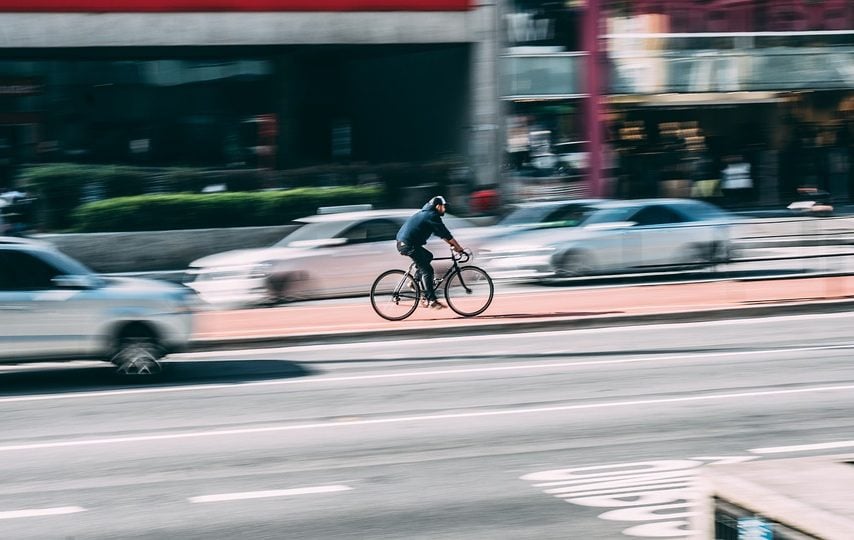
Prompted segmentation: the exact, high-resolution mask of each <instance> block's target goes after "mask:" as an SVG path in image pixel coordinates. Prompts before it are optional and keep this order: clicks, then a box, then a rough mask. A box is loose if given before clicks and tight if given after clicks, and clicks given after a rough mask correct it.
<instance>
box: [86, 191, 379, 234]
mask: <svg viewBox="0 0 854 540" xmlns="http://www.w3.org/2000/svg"><path fill="white" fill-rule="evenodd" d="M382 200H383V192H382V189H381V188H379V187H333V188H298V189H291V190H286V191H264V192H239V193H210V194H189V193H178V194H171V195H140V196H135V197H118V198H115V199H107V200H103V201H97V202H93V203H88V204H84V205H83V206H81V207H79V208H78V209H77V210H76V211H74V212H73V214H72V222H73V227H72V228H73V230H75V231H77V232H125V231H157V230H173V229H206V228H218V227H252V226H267V225H282V224H285V223H288V222H289V221H291V220H292V219H294V218H298V217H303V216H306V215H311V214H314V213H316V212H317V209H318V207H320V206H337V205H345V204H374V205H377V204H380V201H382Z"/></svg>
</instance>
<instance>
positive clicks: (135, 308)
mask: <svg viewBox="0 0 854 540" xmlns="http://www.w3.org/2000/svg"><path fill="white" fill-rule="evenodd" d="M196 305H198V301H197V299H196V297H195V294H194V293H193V292H192V291H190V290H189V289H187V288H186V287H182V286H180V285H175V284H172V283H166V282H159V281H154V280H145V279H135V278H108V277H103V276H99V275H97V274H95V273H93V272H92V271H91V270H89V269H88V268H86V267H85V266H83V265H82V264H80V263H79V262H77V261H76V260H74V259H72V258H70V257H68V256H66V255H64V254H63V253H61V252H60V251H58V250H56V249H55V248H53V247H52V246H51V245H50V244H48V243H46V242H40V241H34V240H28V239H21V238H11V237H0V363H7V364H11V363H14V364H17V363H23V362H39V361H68V360H81V359H86V360H105V361H109V362H112V363H113V364H115V365H116V367H117V369H118V372H119V373H120V374H123V375H154V374H157V373H160V371H161V366H160V363H159V359H160V358H161V357H163V356H164V355H166V354H168V353H170V352H177V351H180V350H183V349H186V348H187V347H188V345H189V343H190V337H191V332H192V324H193V308H194V306H196Z"/></svg>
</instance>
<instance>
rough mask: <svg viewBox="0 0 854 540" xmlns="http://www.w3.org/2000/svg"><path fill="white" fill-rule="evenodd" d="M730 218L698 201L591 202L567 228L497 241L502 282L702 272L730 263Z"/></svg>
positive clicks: (490, 254) (492, 267) (485, 258)
mask: <svg viewBox="0 0 854 540" xmlns="http://www.w3.org/2000/svg"><path fill="white" fill-rule="evenodd" d="M735 221H737V220H735V219H734V218H733V216H732V215H731V214H729V213H728V212H726V211H724V210H722V209H720V208H718V207H716V206H714V205H711V204H708V203H705V202H702V201H695V200H691V199H645V200H603V201H589V202H587V203H586V204H584V205H581V206H577V207H574V208H572V209H571V212H569V213H568V214H567V215H565V216H563V219H562V220H561V221H560V222H556V223H550V224H548V226H546V227H540V228H533V229H531V228H526V229H524V230H521V231H515V232H510V233H506V234H502V235H499V236H496V237H492V238H490V239H489V240H488V241H486V242H484V243H483V244H482V245H481V246H480V250H479V256H480V259H481V264H482V266H483V267H484V268H485V269H486V270H487V271H489V273H490V275H492V276H493V277H494V278H552V277H576V276H586V275H594V274H619V273H631V272H650V271H661V270H673V269H688V268H702V267H707V266H710V265H714V264H718V263H723V262H727V261H729V260H730V257H731V253H732V247H731V241H730V230H729V227H730V224H732V223H733V222H735Z"/></svg>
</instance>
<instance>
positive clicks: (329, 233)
mask: <svg viewBox="0 0 854 540" xmlns="http://www.w3.org/2000/svg"><path fill="white" fill-rule="evenodd" d="M351 223H352V222H351V221H321V222H317V223H302V222H298V225H299V227H298V228H297V229H296V230H294V231H292V232H291V233H290V234H288V235H287V236H285V237H284V238H282V239H281V240H279V241H278V242H276V243H275V244H274V245H275V246H276V247H285V246H289V245H290V244H291V243H292V242H306V241H312V240H325V239H327V238H335V237H336V236H337V235H338V234H339V233H340V232H341V230H342V229H344V228H345V227H347V226H348V225H350V224H351Z"/></svg>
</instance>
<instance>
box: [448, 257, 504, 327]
mask: <svg viewBox="0 0 854 540" xmlns="http://www.w3.org/2000/svg"><path fill="white" fill-rule="evenodd" d="M494 293H495V288H494V287H493V285H492V278H490V277H489V274H487V273H486V271H484V270H482V269H480V268H478V267H477V266H462V267H460V269H459V270H457V271H456V272H454V273H453V274H452V275H451V276H450V277H448V281H447V282H446V283H445V300H446V301H447V302H448V306H449V307H450V308H451V309H453V310H454V311H455V312H457V313H459V314H460V315H462V316H463V317H474V316H475V315H479V314H481V313H483V312H484V311H486V308H488V307H489V304H491V303H492V295H493V294H494Z"/></svg>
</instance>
